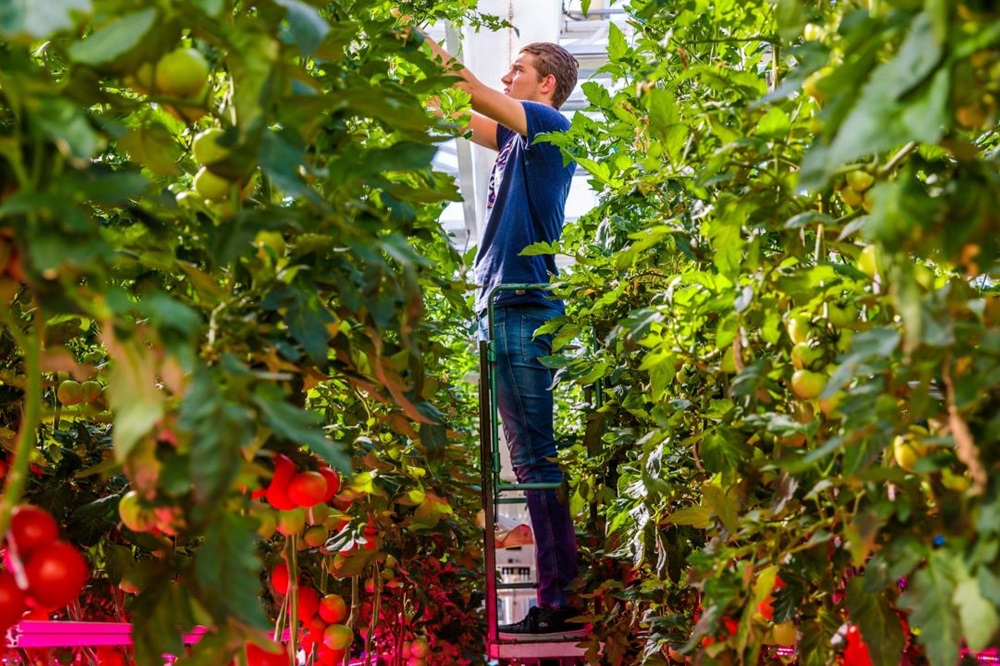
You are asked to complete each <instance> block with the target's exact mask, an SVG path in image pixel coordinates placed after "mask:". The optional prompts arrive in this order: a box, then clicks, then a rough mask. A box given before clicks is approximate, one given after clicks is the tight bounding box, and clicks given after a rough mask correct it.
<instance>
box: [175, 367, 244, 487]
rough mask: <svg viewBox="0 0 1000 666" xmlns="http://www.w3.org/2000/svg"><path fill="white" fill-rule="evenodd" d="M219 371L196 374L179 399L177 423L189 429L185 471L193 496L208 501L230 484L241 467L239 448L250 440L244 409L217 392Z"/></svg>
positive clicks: (219, 377)
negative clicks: (188, 448) (179, 407)
mask: <svg viewBox="0 0 1000 666" xmlns="http://www.w3.org/2000/svg"><path fill="white" fill-rule="evenodd" d="M221 380H222V377H221V373H220V372H218V371H211V370H207V369H202V370H200V371H199V372H197V373H196V374H195V377H194V380H193V381H192V382H191V384H190V387H189V388H188V391H187V394H186V395H185V396H184V401H183V402H182V403H181V413H180V418H179V419H178V421H177V426H178V427H179V428H180V429H182V430H186V431H187V432H189V433H191V435H192V437H191V458H190V463H189V464H190V467H189V469H188V470H187V474H188V475H189V476H190V483H191V486H192V489H193V491H194V496H195V500H196V501H197V502H199V503H200V504H208V505H211V504H213V503H214V502H216V501H217V500H218V499H220V498H221V497H222V496H223V495H224V494H225V492H226V490H227V489H228V488H229V485H230V483H231V482H232V480H233V479H234V478H235V477H236V474H237V473H238V472H239V468H240V462H241V459H240V448H241V447H242V446H244V445H245V444H247V443H248V442H249V441H250V438H251V436H252V429H253V424H252V423H251V422H250V419H249V418H248V416H247V414H246V410H245V409H243V408H241V407H240V406H239V405H233V404H227V402H226V401H225V399H224V398H223V396H222V395H221V394H220V393H219V386H220V384H221V383H222V382H221Z"/></svg>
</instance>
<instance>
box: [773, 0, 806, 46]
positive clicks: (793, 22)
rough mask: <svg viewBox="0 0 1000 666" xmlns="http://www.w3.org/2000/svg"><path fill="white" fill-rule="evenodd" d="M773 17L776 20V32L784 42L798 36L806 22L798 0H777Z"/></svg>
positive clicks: (802, 8)
mask: <svg viewBox="0 0 1000 666" xmlns="http://www.w3.org/2000/svg"><path fill="white" fill-rule="evenodd" d="M775 17H776V18H777V20H778V34H779V35H780V36H781V39H782V41H785V42H790V41H792V40H793V39H795V38H796V37H798V36H799V34H800V33H801V32H802V26H804V25H805V23H806V16H805V11H804V7H803V5H802V3H801V2H799V0H778V6H777V8H776V11H775Z"/></svg>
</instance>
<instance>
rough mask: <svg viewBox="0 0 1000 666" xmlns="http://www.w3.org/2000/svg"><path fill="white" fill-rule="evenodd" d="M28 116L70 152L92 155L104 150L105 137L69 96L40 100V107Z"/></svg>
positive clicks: (82, 156) (57, 143)
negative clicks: (66, 97) (103, 137)
mask: <svg viewBox="0 0 1000 666" xmlns="http://www.w3.org/2000/svg"><path fill="white" fill-rule="evenodd" d="M28 117H29V118H30V121H31V122H32V123H33V124H34V125H35V126H36V127H38V129H40V130H41V131H42V133H43V134H45V135H46V136H47V137H48V138H49V139H51V140H52V141H53V143H55V145H56V147H58V148H59V150H60V151H61V152H63V153H65V154H67V155H71V156H73V157H78V158H81V159H90V158H91V157H94V156H95V155H96V154H97V153H98V152H99V151H100V150H101V147H102V145H103V139H102V138H101V136H100V135H99V134H98V133H97V132H96V131H94V128H93V127H92V126H91V124H90V120H89V119H88V118H87V114H86V113H84V112H83V110H82V109H81V108H80V107H79V106H77V105H76V104H74V103H73V102H71V101H70V100H68V99H63V98H48V99H42V100H39V102H38V108H36V109H35V110H34V111H33V112H32V113H31V114H30V115H29V116H28Z"/></svg>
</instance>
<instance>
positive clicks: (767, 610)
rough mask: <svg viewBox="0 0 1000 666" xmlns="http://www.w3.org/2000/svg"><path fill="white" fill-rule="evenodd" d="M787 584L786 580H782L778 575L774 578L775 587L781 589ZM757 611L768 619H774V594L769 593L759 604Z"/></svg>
mask: <svg viewBox="0 0 1000 666" xmlns="http://www.w3.org/2000/svg"><path fill="white" fill-rule="evenodd" d="M784 586H785V581H783V580H781V577H780V576H778V577H777V578H776V579H775V580H774V589H775V590H779V589H781V588H783V587H784ZM757 612H758V613H760V614H761V615H763V616H764V617H766V618H767V619H768V620H774V595H773V594H769V595H767V598H766V599H764V601H762V602H760V603H759V604H757Z"/></svg>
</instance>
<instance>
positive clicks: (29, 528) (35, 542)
mask: <svg viewBox="0 0 1000 666" xmlns="http://www.w3.org/2000/svg"><path fill="white" fill-rule="evenodd" d="M10 538H11V539H12V540H13V541H14V543H15V544H17V554H18V556H20V557H21V559H27V558H28V557H30V556H31V554H32V553H33V552H35V551H36V550H38V549H39V548H44V547H45V546H48V545H51V544H53V543H55V542H56V540H57V539H58V538H59V525H58V524H57V523H56V519H55V518H53V517H52V514H50V513H49V512H48V511H46V510H45V509H40V508H38V507H37V506H31V505H30V504H24V505H21V506H19V507H16V508H15V509H14V511H13V513H11V516H10Z"/></svg>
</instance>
